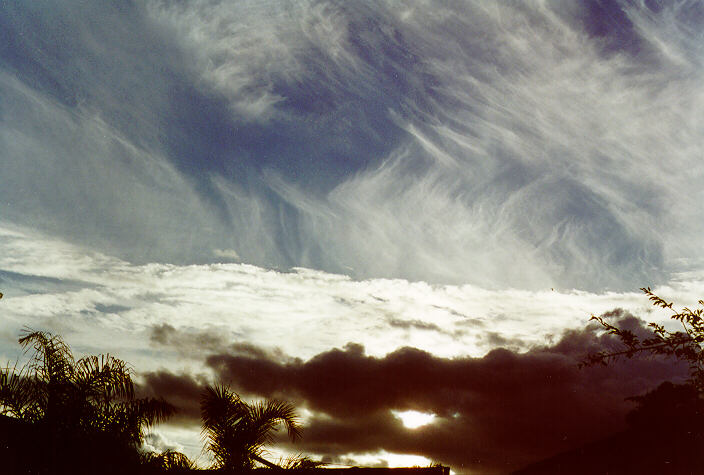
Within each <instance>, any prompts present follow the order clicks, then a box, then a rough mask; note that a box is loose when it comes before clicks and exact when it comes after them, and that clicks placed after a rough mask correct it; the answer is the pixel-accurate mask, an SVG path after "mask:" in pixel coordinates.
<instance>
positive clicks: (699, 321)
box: [581, 287, 704, 393]
mask: <svg viewBox="0 0 704 475" xmlns="http://www.w3.org/2000/svg"><path fill="white" fill-rule="evenodd" d="M641 291H642V292H643V293H644V294H645V295H647V296H648V299H649V300H650V301H651V302H652V303H653V305H654V306H656V307H660V308H663V309H669V310H670V311H672V315H671V317H670V318H672V319H673V320H675V321H677V322H679V324H680V326H681V328H682V329H681V330H677V331H670V330H667V329H666V328H665V327H664V326H663V325H660V324H657V323H649V324H648V327H649V328H650V329H651V332H652V335H651V336H650V337H648V338H644V339H640V338H638V336H637V335H635V334H634V333H633V332H632V331H630V330H624V329H621V328H618V327H616V326H614V325H612V324H611V323H609V322H608V321H606V320H605V319H604V318H603V317H597V316H594V315H592V317H591V319H590V321H591V320H594V321H596V322H597V323H599V324H600V325H601V326H602V327H603V329H604V330H605V331H606V333H608V334H610V335H614V336H616V337H618V338H619V340H620V341H621V343H623V345H624V349H623V350H620V351H614V352H608V351H601V352H598V353H593V354H590V355H588V356H587V357H586V359H585V360H584V361H583V362H582V363H581V364H582V365H583V366H584V365H586V366H588V365H594V364H602V365H607V364H609V362H611V361H613V360H615V359H617V358H619V357H626V358H631V357H633V356H635V355H636V354H640V353H647V354H651V355H664V356H673V357H675V358H677V359H679V360H682V361H685V362H686V363H687V364H688V365H689V375H690V378H689V383H690V384H692V385H693V386H694V387H695V388H696V389H697V390H698V391H699V392H700V393H704V351H703V350H704V346H703V345H704V318H703V314H704V301H703V300H700V301H699V305H700V308H696V309H694V310H692V309H689V308H687V307H684V308H682V310H680V311H678V310H676V309H675V308H674V307H673V303H672V302H668V301H666V300H664V299H662V298H661V297H659V296H657V295H655V294H654V293H653V292H652V290H651V289H650V287H644V288H642V289H641Z"/></svg>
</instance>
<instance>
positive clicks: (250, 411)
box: [200, 385, 301, 470]
mask: <svg viewBox="0 0 704 475" xmlns="http://www.w3.org/2000/svg"><path fill="white" fill-rule="evenodd" d="M200 410H201V417H202V421H203V435H204V438H205V439H206V448H207V449H208V450H210V451H211V452H212V454H213V456H214V458H215V467H216V468H219V469H224V470H243V469H250V468H253V467H254V464H255V462H259V463H261V464H263V465H265V466H267V467H270V468H275V467H276V465H274V464H272V463H271V462H269V461H267V460H265V459H264V458H262V453H263V452H264V446H265V445H267V444H270V443H271V442H273V434H274V432H275V431H276V429H277V426H278V425H279V424H283V425H284V426H285V427H286V430H287V432H288V436H289V438H290V439H291V440H292V441H295V440H296V439H297V438H299V437H300V436H301V433H300V431H301V429H300V426H299V425H298V416H297V415H296V413H295V409H294V407H293V406H292V405H291V404H289V403H286V402H280V401H275V400H268V401H263V402H257V403H252V404H249V403H247V402H245V401H243V400H242V399H240V397H239V395H237V394H236V393H234V392H232V391H230V389H228V388H227V387H225V386H222V385H216V386H207V387H206V388H205V390H204V392H203V395H202V398H201V404H200Z"/></svg>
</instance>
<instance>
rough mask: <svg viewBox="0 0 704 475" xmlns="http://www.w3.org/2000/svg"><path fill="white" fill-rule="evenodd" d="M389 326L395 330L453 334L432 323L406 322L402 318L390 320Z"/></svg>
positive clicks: (420, 321) (421, 321)
mask: <svg viewBox="0 0 704 475" xmlns="http://www.w3.org/2000/svg"><path fill="white" fill-rule="evenodd" d="M389 325H390V326H392V327H395V328H402V329H404V330H411V329H415V330H425V331H434V332H438V333H445V334H448V333H451V332H448V331H447V330H444V329H442V328H440V326H439V325H437V324H435V323H430V322H425V321H423V320H404V319H402V318H390V319H389Z"/></svg>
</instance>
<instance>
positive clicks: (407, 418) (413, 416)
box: [391, 411, 435, 429]
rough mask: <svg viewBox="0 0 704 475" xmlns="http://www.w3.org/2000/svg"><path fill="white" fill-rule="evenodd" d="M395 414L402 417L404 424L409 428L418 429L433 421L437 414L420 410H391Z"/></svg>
mask: <svg viewBox="0 0 704 475" xmlns="http://www.w3.org/2000/svg"><path fill="white" fill-rule="evenodd" d="M391 412H392V413H393V415H394V416H396V417H398V418H399V419H401V422H402V423H403V426H404V427H406V428H408V429H417V428H418V427H423V426H425V425H428V424H430V423H432V422H433V419H435V414H426V413H424V412H418V411H391Z"/></svg>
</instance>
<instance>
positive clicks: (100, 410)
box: [0, 330, 175, 464]
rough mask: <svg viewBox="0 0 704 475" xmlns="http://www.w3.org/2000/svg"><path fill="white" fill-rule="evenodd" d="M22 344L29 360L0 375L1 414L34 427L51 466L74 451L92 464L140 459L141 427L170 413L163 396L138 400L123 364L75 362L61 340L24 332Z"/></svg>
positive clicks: (104, 359)
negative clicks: (109, 459) (91, 460)
mask: <svg viewBox="0 0 704 475" xmlns="http://www.w3.org/2000/svg"><path fill="white" fill-rule="evenodd" d="M19 343H20V345H21V346H22V347H24V348H25V350H26V351H30V350H31V351H32V357H31V358H30V361H29V362H28V363H27V364H26V365H24V366H23V367H21V368H18V367H17V365H15V366H14V367H13V368H9V367H8V368H6V369H5V370H4V371H0V414H3V415H8V416H11V417H14V418H18V419H21V420H23V421H26V422H28V423H30V424H32V425H33V426H35V427H36V428H37V431H38V433H40V434H42V438H43V439H44V440H43V441H41V445H42V447H41V449H42V450H46V451H47V452H48V453H46V454H45V457H44V458H45V460H46V462H47V463H48V464H56V463H67V462H71V461H72V458H75V456H76V455H77V454H79V453H80V454H81V456H82V457H83V458H84V459H85V458H86V457H92V458H94V459H96V461H97V460H98V459H99V458H102V459H103V460H104V459H105V457H108V456H110V454H112V456H114V457H116V458H118V459H120V460H121V461H123V462H124V461H126V458H130V459H134V460H137V459H138V457H137V450H136V449H137V448H138V447H139V445H140V444H141V443H142V442H143V439H144V435H145V433H144V431H145V429H146V428H147V427H149V426H151V425H153V424H155V423H157V422H161V421H164V420H165V419H167V418H168V417H169V416H170V415H171V414H173V412H174V411H175V408H174V407H173V406H171V405H170V404H168V403H167V402H165V401H164V400H163V399H154V398H142V399H139V398H136V397H135V394H134V383H133V381H132V371H131V369H130V368H129V367H128V366H127V364H126V363H125V362H124V361H122V360H120V359H117V358H114V357H112V356H110V355H100V356H86V357H83V358H80V359H78V360H76V359H75V358H74V357H73V354H72V352H71V349H70V348H69V347H68V345H67V344H66V343H65V342H64V341H63V340H62V339H61V338H60V337H58V336H56V335H52V334H50V333H46V332H40V331H31V330H26V331H24V333H23V335H22V336H21V338H20V339H19ZM96 452H101V453H99V454H98V453H96ZM118 454H119V455H118ZM83 463H87V460H83Z"/></svg>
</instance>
